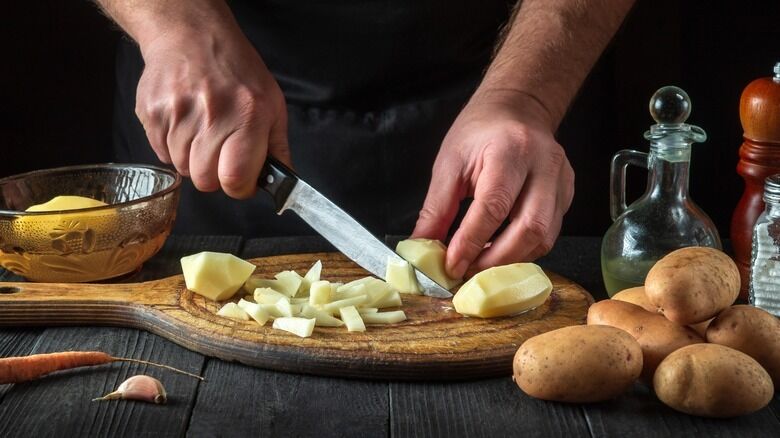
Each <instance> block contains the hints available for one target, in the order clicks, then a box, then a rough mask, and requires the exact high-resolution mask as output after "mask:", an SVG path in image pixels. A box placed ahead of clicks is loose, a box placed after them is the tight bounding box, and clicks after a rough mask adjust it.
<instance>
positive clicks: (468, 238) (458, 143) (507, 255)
mask: <svg viewBox="0 0 780 438" xmlns="http://www.w3.org/2000/svg"><path fill="white" fill-rule="evenodd" d="M552 125H553V124H552V122H550V120H549V116H548V115H547V112H546V110H545V109H544V107H542V105H541V104H540V103H539V102H538V101H536V100H534V99H533V98H530V96H528V95H526V94H518V93H516V92H511V91H501V92H492V93H489V94H488V93H484V94H483V93H480V92H477V93H476V94H475V95H474V96H473V97H472V99H471V100H470V102H469V103H468V104H467V105H466V107H465V108H464V109H463V111H462V112H461V113H460V115H459V116H458V118H457V119H456V120H455V122H454V124H453V125H452V127H451V128H450V130H449V132H448V133H447V135H446V137H445V138H444V141H443V143H442V146H441V149H440V150H439V155H438V156H437V158H436V162H435V164H434V166H433V175H432V179H431V185H430V188H429V189H428V195H427V197H426V199H425V203H424V205H423V208H422V210H421V211H420V217H419V219H418V220H417V226H416V227H415V229H414V232H413V236H415V237H427V238H432V239H439V240H444V238H445V237H446V235H447V231H448V230H449V228H450V226H451V225H452V222H453V220H454V218H455V215H456V214H457V212H458V207H459V204H460V201H461V200H463V199H464V198H465V197H467V196H473V198H474V200H473V202H472V204H471V206H470V207H469V209H468V211H467V212H466V215H465V217H464V218H463V221H462V223H461V224H460V227H459V228H458V230H457V231H456V232H455V235H454V236H453V238H452V240H451V241H450V244H449V247H448V249H447V260H446V269H447V272H448V273H449V274H450V275H451V276H453V277H455V278H460V277H461V276H463V275H464V274H465V273H466V271H467V270H482V269H486V268H488V267H491V266H497V265H502V264H507V263H514V262H519V261H528V260H533V259H536V258H538V257H540V256H542V255H544V254H546V253H547V252H549V251H550V249H551V248H552V246H553V244H554V242H555V239H556V237H557V236H558V233H559V232H560V229H561V221H562V218H563V214H564V213H565V212H566V211H567V210H568V208H569V206H570V205H571V201H572V197H573V195H574V171H573V170H572V168H571V165H570V164H569V161H568V159H567V158H566V154H565V152H564V151H563V148H562V147H561V146H560V145H559V144H558V143H557V142H556V141H555V138H554V137H553V130H554V128H553V127H552ZM507 217H508V218H509V220H510V224H509V226H508V227H507V228H506V229H505V230H504V231H503V232H502V233H501V234H500V235H499V236H498V237H497V238H496V239H495V241H493V242H492V243H489V242H488V241H489V239H490V238H491V237H492V235H493V234H494V233H495V231H496V230H497V229H498V227H499V226H500V225H501V223H502V222H503V221H504V220H505V219H506V218H507Z"/></svg>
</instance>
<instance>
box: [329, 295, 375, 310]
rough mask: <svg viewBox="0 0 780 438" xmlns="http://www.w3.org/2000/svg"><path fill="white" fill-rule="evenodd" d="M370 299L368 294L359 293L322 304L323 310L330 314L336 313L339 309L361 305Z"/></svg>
mask: <svg viewBox="0 0 780 438" xmlns="http://www.w3.org/2000/svg"><path fill="white" fill-rule="evenodd" d="M366 300H368V295H359V296H356V297H352V298H345V299H343V300H338V301H332V302H330V303H328V304H325V305H324V306H322V310H323V311H325V312H328V313H330V314H336V313H337V312H338V311H339V309H341V308H342V307H347V306H353V307H354V306H359V305H361V304H363V303H365V302H366Z"/></svg>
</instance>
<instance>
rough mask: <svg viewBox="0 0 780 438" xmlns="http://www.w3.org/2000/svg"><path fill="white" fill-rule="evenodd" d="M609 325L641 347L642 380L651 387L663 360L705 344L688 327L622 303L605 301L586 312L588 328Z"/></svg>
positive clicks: (702, 339) (635, 306)
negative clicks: (682, 350) (683, 348)
mask: <svg viewBox="0 0 780 438" xmlns="http://www.w3.org/2000/svg"><path fill="white" fill-rule="evenodd" d="M595 324H600V325H609V326H612V327H616V328H619V329H622V330H625V331H626V332H628V334H630V335H631V336H633V337H634V339H636V340H637V342H639V346H640V347H642V356H643V364H644V365H643V367H642V380H644V381H645V382H647V383H648V384H652V381H653V374H654V373H655V369H656V368H657V367H658V364H660V363H661V361H662V360H664V358H666V356H668V355H669V354H670V353H671V352H673V351H675V350H677V349H678V348H681V347H685V346H686V345H692V344H698V343H702V342H704V338H702V337H701V336H699V334H698V333H696V332H695V331H693V330H692V329H691V328H690V327H686V326H682V325H679V324H677V323H675V322H672V321H669V320H668V319H666V318H664V316H663V315H661V314H658V313H651V312H648V311H647V310H645V309H643V308H641V307H639V306H637V305H634V304H631V303H628V302H625V301H616V300H604V301H599V302H598V303H595V304H593V305H592V306H590V309H588V325H595Z"/></svg>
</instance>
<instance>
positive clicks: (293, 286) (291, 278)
mask: <svg viewBox="0 0 780 438" xmlns="http://www.w3.org/2000/svg"><path fill="white" fill-rule="evenodd" d="M274 277H275V278H276V281H277V282H278V285H279V286H278V287H279V289H275V288H273V287H272V288H273V289H274V290H276V291H277V292H281V293H283V294H285V295H287V296H288V297H294V296H295V295H296V294H297V293H298V291H299V290H300V289H301V285H302V284H303V277H301V276H300V275H298V273H297V272H295V271H282V272H280V273H278V274H276V275H274Z"/></svg>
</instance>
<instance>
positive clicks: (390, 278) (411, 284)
mask: <svg viewBox="0 0 780 438" xmlns="http://www.w3.org/2000/svg"><path fill="white" fill-rule="evenodd" d="M385 281H387V283H388V284H389V285H390V286H392V287H393V288H395V289H396V290H397V291H398V292H401V293H404V294H420V293H421V292H422V289H420V285H419V284H417V277H416V276H415V274H414V268H412V265H410V264H409V262H407V261H406V260H394V259H393V258H392V257H388V259H387V268H386V271H385Z"/></svg>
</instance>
